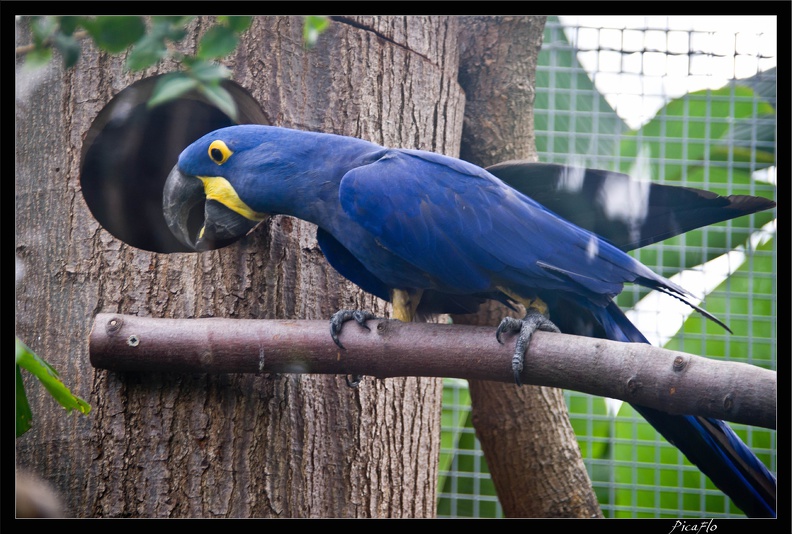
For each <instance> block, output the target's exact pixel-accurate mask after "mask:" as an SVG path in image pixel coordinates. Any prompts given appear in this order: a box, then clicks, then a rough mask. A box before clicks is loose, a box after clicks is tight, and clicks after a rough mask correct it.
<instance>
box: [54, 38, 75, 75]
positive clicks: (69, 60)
mask: <svg viewBox="0 0 792 534" xmlns="http://www.w3.org/2000/svg"><path fill="white" fill-rule="evenodd" d="M52 42H53V45H54V46H55V48H56V49H57V50H58V52H60V54H61V57H63V68H64V69H67V70H68V69H70V68H72V67H73V66H74V65H76V64H77V60H79V59H80V54H81V53H82V49H81V48H80V43H78V42H77V39H75V38H74V37H72V36H71V35H64V34H62V33H57V34H55V35H54V36H53V41H52Z"/></svg>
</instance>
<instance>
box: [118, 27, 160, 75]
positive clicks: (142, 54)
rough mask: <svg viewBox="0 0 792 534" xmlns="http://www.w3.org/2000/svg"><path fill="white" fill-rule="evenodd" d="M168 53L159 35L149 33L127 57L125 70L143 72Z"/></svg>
mask: <svg viewBox="0 0 792 534" xmlns="http://www.w3.org/2000/svg"><path fill="white" fill-rule="evenodd" d="M167 53H168V48H167V47H166V46H165V41H164V39H163V38H162V36H161V35H158V34H156V33H153V32H152V33H150V34H148V35H146V36H145V37H143V38H142V39H141V40H139V41H138V42H137V43H136V44H135V46H133V47H132V50H130V51H129V56H127V68H128V69H129V70H131V71H137V70H143V69H145V68H148V67H150V66H152V65H154V64H156V63H157V62H158V61H160V60H161V59H163V58H164V57H165V56H166V55H167Z"/></svg>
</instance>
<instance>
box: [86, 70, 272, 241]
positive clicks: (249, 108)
mask: <svg viewBox="0 0 792 534" xmlns="http://www.w3.org/2000/svg"><path fill="white" fill-rule="evenodd" d="M157 78H158V77H152V78H147V79H145V80H141V81H139V82H136V83H134V84H132V85H130V86H129V87H127V88H126V89H124V90H123V91H121V92H120V93H119V94H118V95H116V96H115V97H114V98H113V99H112V100H111V101H110V102H109V103H108V104H107V106H105V108H104V109H102V111H101V112H100V113H99V115H98V116H97V118H96V120H95V121H94V122H93V124H92V125H91V128H90V130H89V131H88V135H87V136H86V140H85V143H84V145H83V154H82V164H81V172H80V185H81V186H82V192H83V197H84V198H85V202H86V203H87V204H88V208H89V209H90V210H91V213H92V214H93V216H94V217H95V218H96V220H97V221H99V223H100V224H101V225H102V226H103V227H104V228H105V229H106V230H107V231H108V232H110V233H111V234H112V235H113V236H115V237H116V238H118V239H120V240H121V241H124V242H125V243H127V244H129V245H132V246H134V247H137V248H140V249H144V250H149V251H152V252H190V250H188V249H187V248H186V247H185V246H184V245H182V244H181V243H180V242H179V241H178V240H176V238H175V237H174V236H173V235H172V234H171V232H170V230H169V229H168V226H167V224H166V223H165V217H164V216H163V214H162V189H163V186H164V185H165V180H166V178H167V177H168V173H169V172H170V171H171V169H172V168H173V166H174V165H175V164H176V160H177V159H178V157H179V154H180V153H181V151H182V150H183V149H184V148H185V147H187V146H188V145H189V144H190V143H192V142H193V141H195V140H196V139H198V138H199V137H201V136H202V135H204V134H206V133H208V132H211V131H213V130H216V129H218V128H223V127H225V126H231V125H233V124H236V123H235V122H234V121H232V120H231V119H230V118H229V117H228V116H227V115H226V114H225V113H223V112H222V111H220V110H219V109H217V108H216V107H215V106H213V105H211V104H210V103H208V101H207V100H205V99H204V98H203V97H202V96H200V95H199V94H197V93H195V94H188V95H186V96H185V97H183V98H179V99H177V100H174V101H171V102H169V103H166V104H162V105H159V106H156V107H154V108H148V107H147V102H148V99H149V97H150V95H151V92H152V90H153V88H154V85H155V84H156V82H157ZM223 87H225V88H226V89H227V90H228V91H229V92H230V93H231V95H232V96H233V97H234V100H235V101H236V103H237V107H238V109H239V121H238V123H239V124H245V123H256V124H265V123H266V122H267V121H266V118H265V116H264V113H263V112H262V111H261V108H260V107H259V105H258V103H256V101H255V100H254V99H253V97H252V96H251V95H250V94H249V93H248V92H247V91H246V90H245V89H243V88H242V87H241V86H239V85H238V84H236V83H233V82H224V83H223Z"/></svg>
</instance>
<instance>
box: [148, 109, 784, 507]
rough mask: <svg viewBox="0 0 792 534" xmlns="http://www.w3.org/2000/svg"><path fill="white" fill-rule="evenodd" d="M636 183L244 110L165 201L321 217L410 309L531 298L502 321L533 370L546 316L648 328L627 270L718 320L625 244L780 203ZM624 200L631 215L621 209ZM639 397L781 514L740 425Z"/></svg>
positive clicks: (671, 429)
mask: <svg viewBox="0 0 792 534" xmlns="http://www.w3.org/2000/svg"><path fill="white" fill-rule="evenodd" d="M570 183H571V184H578V185H585V187H586V188H589V189H591V192H590V194H588V195H587V198H588V200H587V201H586V202H584V203H583V204H580V203H579V202H575V203H572V204H570V203H569V202H568V201H569V200H570V199H575V200H578V201H579V200H580V199H581V198H583V196H581V195H580V194H577V195H575V194H573V193H565V191H574V188H573V189H569V188H566V189H565V188H563V187H560V186H561V185H563V184H570ZM635 184H636V182H633V181H630V179H629V178H628V177H627V176H625V175H622V174H618V173H608V172H605V171H597V170H591V169H575V168H571V167H565V166H560V165H550V164H536V163H533V164H532V163H527V162H507V163H504V164H500V165H496V166H493V167H490V168H489V169H487V170H485V169H483V168H480V167H478V166H476V165H472V164H470V163H468V162H465V161H462V160H459V159H456V158H452V157H448V156H444V155H440V154H435V153H432V152H425V151H421V150H404V149H393V148H385V147H382V146H379V145H376V144H374V143H370V142H368V141H364V140H361V139H355V138H351V137H343V136H338V135H332V134H324V133H312V132H304V131H298V130H292V129H285V128H278V127H272V126H260V125H242V126H232V127H229V128H223V129H220V130H217V131H214V132H211V133H209V134H207V135H205V136H204V137H202V138H201V139H199V140H197V141H195V142H194V143H193V144H192V145H190V146H189V147H187V148H186V149H185V150H184V151H183V152H182V153H181V155H180V156H179V160H178V163H177V164H176V166H175V167H174V168H173V171H171V173H170V175H169V176H168V179H167V182H166V185H165V190H164V197H163V206H164V213H165V218H166V221H167V222H168V225H169V226H170V228H171V230H172V231H173V232H174V234H175V235H176V236H177V237H178V238H179V240H180V241H182V242H183V243H184V244H185V245H187V246H188V247H190V248H191V249H194V250H207V249H213V248H218V247H221V246H225V245H227V244H229V243H231V242H233V241H235V240H237V239H239V238H241V237H242V236H244V235H246V234H247V233H248V232H249V231H250V230H251V229H252V228H254V227H255V226H256V225H257V224H258V223H259V222H260V221H262V220H264V219H265V218H266V217H268V216H269V215H270V214H285V215H290V216H293V217H297V218H300V219H303V220H306V221H309V222H312V223H314V224H316V226H317V240H318V243H319V246H320V247H321V249H322V251H323V253H324V254H325V256H326V258H327V260H328V261H329V263H330V264H331V265H332V266H333V267H334V268H335V269H336V270H337V271H338V272H339V273H341V274H342V275H343V276H345V277H346V278H348V279H349V280H351V281H352V282H354V283H355V284H357V285H358V286H360V287H361V288H362V289H363V290H365V291H367V292H369V293H372V294H374V295H376V296H378V297H380V298H382V299H385V300H388V301H390V302H391V303H392V305H393V315H394V317H395V318H397V319H399V320H402V321H411V320H412V319H413V318H414V317H415V316H416V314H432V313H468V312H474V311H475V310H476V309H477V307H478V305H479V304H480V303H481V302H483V301H484V300H487V299H495V300H498V301H501V302H504V303H507V304H509V305H511V304H513V303H520V304H522V305H524V306H525V308H526V310H527V314H526V316H525V318H524V319H523V320H522V321H520V320H516V319H506V320H504V322H502V323H501V325H500V326H499V327H498V329H497V331H496V335H497V336H498V339H500V336H501V334H502V333H503V332H505V331H514V332H517V333H518V334H519V335H518V342H517V347H516V349H515V356H514V359H513V371H514V374H515V379H516V381H517V382H518V383H519V380H520V373H521V372H522V365H523V355H524V351H525V347H526V346H527V343H528V341H529V340H530V335H531V334H532V333H533V332H534V331H535V330H536V329H537V328H538V329H544V330H550V331H558V330H559V329H560V330H561V331H564V332H567V333H572V334H580V335H590V336H600V337H605V338H608V339H613V340H619V341H631V342H642V343H647V340H646V338H645V337H644V336H643V335H642V334H641V333H640V332H639V331H638V329H637V328H636V327H635V326H634V325H633V324H632V323H630V321H629V320H628V319H627V318H626V317H625V315H624V314H623V313H622V311H621V310H620V308H619V307H618V306H617V305H616V304H615V303H614V301H613V299H614V297H615V296H616V295H618V294H619V293H620V292H621V291H622V288H623V285H624V283H625V282H631V283H635V284H640V285H642V286H646V287H648V288H651V289H654V290H658V291H661V292H663V293H667V294H669V295H672V296H674V297H676V298H678V299H680V300H682V301H684V302H686V303H687V304H689V305H690V306H691V307H693V308H695V309H696V310H698V311H699V312H701V313H703V314H704V315H706V316H707V317H709V318H710V319H713V320H715V321H717V319H715V318H714V317H713V316H711V315H710V314H708V313H707V312H705V311H704V310H702V309H701V308H699V307H697V306H695V305H694V304H693V303H691V302H690V301H689V300H688V298H689V296H690V295H689V293H688V292H687V291H686V290H685V289H683V288H682V287H680V286H679V285H677V284H675V283H673V282H671V281H670V280H668V279H666V278H663V277H662V276H659V275H657V274H656V273H654V272H653V271H652V270H650V269H649V268H648V267H646V266H644V265H643V264H641V263H640V262H638V261H637V260H635V259H634V258H632V257H631V256H629V255H628V254H626V253H625V250H630V249H632V248H637V247H640V246H644V245H646V244H649V243H652V242H655V241H659V240H661V239H665V238H667V237H671V236H673V235H676V234H678V233H681V232H685V231H687V230H690V229H693V228H696V227H699V226H703V225H706V224H711V223H714V222H718V221H721V220H726V219H730V218H733V217H737V216H740V215H745V214H749V213H754V212H757V211H760V210H765V209H769V208H772V207H773V206H774V205H775V203H774V202H772V201H770V200H767V199H763V198H759V197H749V196H731V197H720V196H717V195H715V194H712V193H708V192H705V191H699V190H695V189H689V188H680V187H670V186H661V185H657V184H652V185H650V186H647V187H645V189H644V193H646V194H644V195H643V196H642V197H641V198H639V199H633V200H632V201H633V202H637V203H638V204H640V205H641V206H642V207H641V209H637V210H636V207H635V206H625V200H624V198H623V197H618V196H617V197H613V196H612V195H611V197H610V198H609V194H608V193H609V192H610V191H623V190H624V189H623V188H624V187H625V186H627V187H631V186H634V185H635ZM642 187H643V186H642ZM586 192H587V193H588V190H586ZM532 197H534V198H532ZM537 199H539V200H542V202H543V204H544V205H543V204H540V203H539V202H538V201H537ZM548 207H549V208H550V209H549V208H548ZM614 208H617V209H616V211H617V212H618V211H619V208H621V212H622V216H617V217H615V218H614V216H613V214H612V212H613V210H614ZM624 208H629V209H627V210H626V212H627V216H624V212H625V210H624ZM551 209H552V210H553V211H551ZM556 212H558V213H556ZM559 214H560V215H559ZM550 314H552V315H553V319H554V322H550V320H549V316H550ZM367 317H368V315H366V314H363V313H358V312H351V311H344V310H342V311H341V312H339V314H336V316H334V318H333V321H332V322H331V325H332V326H331V331H332V335H333V337H334V339H336V341H337V333H338V331H339V329H340V326H341V324H342V323H343V322H344V321H345V320H348V319H350V318H354V319H356V320H357V321H358V322H360V323H361V324H362V323H363V321H364V320H365V318H367ZM718 322H719V321H718ZM719 324H722V323H720V322H719ZM339 344H340V343H339ZM635 408H636V409H637V410H638V411H639V412H640V413H641V414H642V415H643V416H644V417H645V418H646V419H647V420H648V421H649V422H650V423H651V424H652V425H653V426H654V427H655V428H656V429H657V430H658V431H659V432H660V433H661V434H662V435H663V436H664V437H665V438H666V439H667V440H668V441H670V442H671V443H672V444H674V445H675V446H676V447H678V448H679V449H680V450H681V451H682V452H683V453H684V454H685V455H686V457H687V458H688V459H689V460H690V461H691V462H692V463H694V464H695V465H697V466H698V467H699V469H701V471H702V472H704V473H705V474H706V475H707V476H708V477H709V478H710V479H711V480H712V481H713V482H714V483H715V485H716V486H718V487H719V488H720V489H721V490H722V491H723V492H724V493H726V494H727V495H728V496H729V497H730V498H731V499H732V500H733V502H734V503H735V504H736V505H737V506H738V507H739V508H740V509H742V510H743V511H744V512H745V513H746V514H748V515H750V516H763V517H767V516H774V515H775V491H776V481H775V477H774V476H773V475H772V474H771V473H770V472H769V471H768V470H767V468H766V467H765V466H764V465H763V464H762V463H761V462H760V461H759V460H758V459H757V458H756V456H755V455H754V454H753V453H752V452H751V451H750V449H748V447H747V446H746V445H745V444H744V443H743V442H742V441H741V440H740V438H739V437H738V436H737V435H736V434H735V433H734V432H733V431H732V430H731V428H729V426H728V425H726V424H725V423H724V422H722V421H718V420H714V419H710V418H704V417H693V416H679V415H670V414H666V413H663V412H660V411H657V410H654V409H648V408H645V407H641V406H636V407H635Z"/></svg>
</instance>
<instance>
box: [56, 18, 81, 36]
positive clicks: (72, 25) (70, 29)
mask: <svg viewBox="0 0 792 534" xmlns="http://www.w3.org/2000/svg"><path fill="white" fill-rule="evenodd" d="M83 19H84V17H74V16H71V15H65V16H62V17H58V23H59V24H60V31H61V33H62V34H64V35H71V34H73V33H74V31H75V30H76V29H77V28H78V27H79V26H80V25H81V24H82V21H83Z"/></svg>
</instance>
